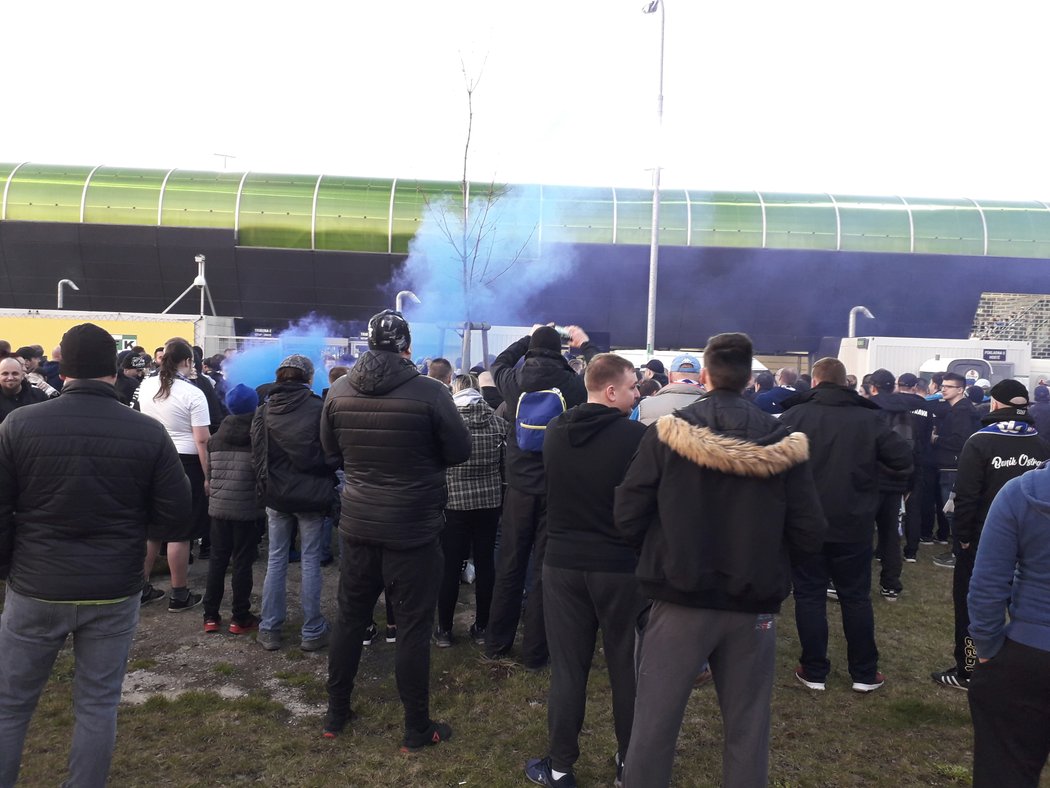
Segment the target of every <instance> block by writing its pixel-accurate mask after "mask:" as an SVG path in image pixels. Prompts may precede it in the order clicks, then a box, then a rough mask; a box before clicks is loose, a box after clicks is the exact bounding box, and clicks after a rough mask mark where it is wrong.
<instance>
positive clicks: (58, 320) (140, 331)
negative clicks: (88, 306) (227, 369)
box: [0, 315, 194, 358]
mask: <svg viewBox="0 0 1050 788" xmlns="http://www.w3.org/2000/svg"><path fill="white" fill-rule="evenodd" d="M87 322H90V323H95V324H96V325H99V326H101V327H102V328H104V329H106V331H108V332H109V333H111V334H113V335H123V336H134V337H135V338H136V340H135V344H138V345H142V347H144V348H146V352H147V353H149V354H150V355H152V354H153V348H156V347H160V346H161V345H163V344H164V343H165V342H167V341H168V340H169V339H171V338H172V337H182V338H184V339H187V340H189V341H190V344H193V338H194V334H193V329H194V324H193V321H192V320H178V321H175V320H164V321H161V320H93V319H90V318H88V317H86V316H84V315H76V316H74V315H70V316H69V317H4V316H2V315H0V339H6V340H7V341H8V342H10V343H11V349H12V350H17V349H18V348H20V347H22V346H24V345H42V346H43V348H44V353H45V354H46V355H47V356H48V357H49V358H50V357H51V352H52V350H54V348H55V347H56V346H57V345H58V343H59V342H60V341H61V340H62V335H63V334H64V333H66V331H67V330H68V329H70V328H72V327H73V326H75V325H78V324H80V323H87ZM114 348H116V345H115V344H114Z"/></svg>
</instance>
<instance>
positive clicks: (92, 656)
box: [0, 586, 139, 788]
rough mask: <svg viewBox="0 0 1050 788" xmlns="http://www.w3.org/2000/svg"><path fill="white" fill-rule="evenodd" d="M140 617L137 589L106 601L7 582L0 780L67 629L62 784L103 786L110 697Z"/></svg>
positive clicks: (116, 694) (8, 771) (115, 695)
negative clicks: (26, 591)
mask: <svg viewBox="0 0 1050 788" xmlns="http://www.w3.org/2000/svg"><path fill="white" fill-rule="evenodd" d="M138 622H139V595H138V594H137V593H136V594H135V595H134V596H132V597H131V598H129V599H126V600H124V601H123V602H115V603H112V604H105V605H78V604H72V603H60V602H41V601H39V600H37V599H32V598H30V597H26V596H22V595H21V594H19V593H17V592H16V591H14V590H12V589H11V587H10V586H8V588H7V598H6V601H5V602H4V612H3V616H2V617H0V654H2V655H3V657H2V658H0V786H2V788H8V786H12V785H14V784H15V780H17V779H18V770H19V766H20V765H21V760H22V747H23V745H24V744H25V738H26V730H27V729H28V727H29V720H30V719H31V718H32V716H33V711H34V710H35V709H36V704H37V701H38V700H39V698H40V693H41V692H42V691H43V689H44V685H45V684H47V680H48V677H49V676H50V675H51V668H52V667H53V666H54V664H55V658H56V657H57V656H58V652H59V650H60V649H61V648H62V645H63V644H64V643H65V642H66V637H67V636H68V635H69V634H70V633H72V635H73V658H74V664H75V669H74V674H73V715H74V719H75V723H74V726H73V746H72V749H71V750H70V752H69V782H68V784H69V785H76V786H85V787H86V788H93V787H94V786H99V787H100V788H101V786H104V785H105V784H106V778H107V777H108V775H109V765H110V761H111V760H112V758H113V743H114V742H115V741H116V738H117V704H118V703H119V702H120V688H121V685H122V684H123V682H124V672H125V670H126V668H127V664H128V652H129V651H130V650H131V641H132V638H133V637H134V636H135V627H136V626H137V625H138Z"/></svg>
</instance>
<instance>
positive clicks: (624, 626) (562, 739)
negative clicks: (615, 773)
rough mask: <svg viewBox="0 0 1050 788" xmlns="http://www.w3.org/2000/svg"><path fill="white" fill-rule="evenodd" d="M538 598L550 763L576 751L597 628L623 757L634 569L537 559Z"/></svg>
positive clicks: (635, 610) (635, 601)
mask: <svg viewBox="0 0 1050 788" xmlns="http://www.w3.org/2000/svg"><path fill="white" fill-rule="evenodd" d="M543 601H544V606H543V609H544V614H545V616H546V620H547V644H548V646H549V647H550V657H551V688H550V693H549V696H548V701H547V728H548V734H549V737H550V744H549V747H550V749H549V750H548V752H549V754H550V757H551V765H552V766H553V767H554V769H556V770H557V771H560V772H567V771H571V770H572V767H573V764H574V763H576V760H577V758H579V757H580V741H579V740H580V731H581V730H582V729H583V718H584V711H585V709H586V706H587V677H588V675H589V674H590V670H591V660H592V659H593V657H594V645H595V642H596V641H597V636H598V630H599V629H601V631H602V645H603V647H604V649H605V663H606V665H607V666H608V669H609V684H610V686H611V688H612V702H613V725H614V727H615V729H616V743H617V746H618V752H619V753H620V756H621V757H626V755H627V747H628V745H629V744H630V742H631V724H632V722H633V720H634V691H635V675H634V642H635V638H634V631H635V622H636V621H637V619H638V614H639V613H640V612H641V610H642V608H643V607H644V606H645V600H644V599H643V598H642V596H641V594H640V593H639V591H638V582H637V581H636V580H635V577H634V573H633V572H585V571H582V570H579V569H559V568H557V567H553V566H547V565H544V566H543Z"/></svg>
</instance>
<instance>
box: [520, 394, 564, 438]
mask: <svg viewBox="0 0 1050 788" xmlns="http://www.w3.org/2000/svg"><path fill="white" fill-rule="evenodd" d="M564 412H565V398H564V397H563V396H562V395H561V392H560V391H559V390H558V389H546V390H544V391H526V392H524V393H523V394H522V395H521V396H520V397H518V415H517V416H516V417H515V419H514V426H515V432H516V434H517V438H518V448H519V449H521V450H522V451H531V452H541V451H543V436H544V435H546V434H547V425H548V424H550V423H551V421H552V420H554V419H555V418H556V417H557V416H559V415H561V414H562V413H564Z"/></svg>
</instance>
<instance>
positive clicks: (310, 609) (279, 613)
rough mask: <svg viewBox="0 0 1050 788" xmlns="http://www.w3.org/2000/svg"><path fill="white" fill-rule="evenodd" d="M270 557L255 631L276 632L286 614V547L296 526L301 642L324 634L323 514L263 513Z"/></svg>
mask: <svg viewBox="0 0 1050 788" xmlns="http://www.w3.org/2000/svg"><path fill="white" fill-rule="evenodd" d="M266 517H267V520H268V531H267V533H268V535H269V541H270V554H269V558H268V559H267V563H266V579H265V580H264V581H263V596H262V621H261V622H260V624H259V629H263V630H270V631H274V632H280V630H281V627H282V626H283V625H284V618H285V615H286V613H287V612H288V605H287V601H286V591H287V585H288V547H289V546H290V544H291V541H292V531H293V529H294V528H295V525H296V523H298V525H299V547H300V549H301V551H302V559H301V561H300V563H299V569H300V571H301V572H302V582H301V583H300V588H299V601H300V602H301V603H302V606H303V628H302V638H303V640H312V639H314V638H318V637H321V636H322V635H323V634H324V633H325V632H326V631H327V630H328V622H327V621H325V619H324V616H323V615H321V531H322V521H323V520H324V514H323V512H298V513H296V514H287V513H286V512H278V511H276V510H275V509H267V510H266Z"/></svg>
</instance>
